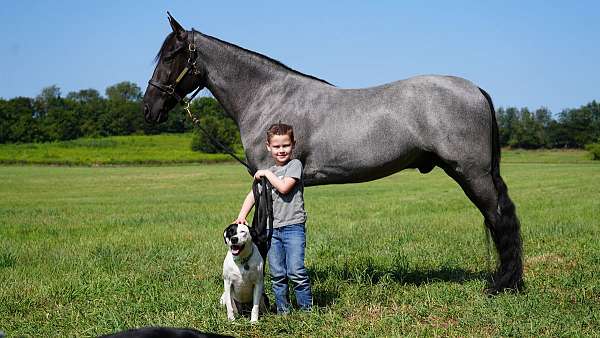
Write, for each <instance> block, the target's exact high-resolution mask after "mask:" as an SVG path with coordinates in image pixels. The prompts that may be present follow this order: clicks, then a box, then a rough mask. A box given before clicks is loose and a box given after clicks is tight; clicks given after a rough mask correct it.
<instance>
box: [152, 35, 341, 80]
mask: <svg viewBox="0 0 600 338" xmlns="http://www.w3.org/2000/svg"><path fill="white" fill-rule="evenodd" d="M195 32H198V31H195ZM198 33H199V34H200V35H202V36H203V37H205V38H207V39H210V40H213V41H217V42H219V43H222V44H225V45H227V46H230V47H233V48H235V49H239V50H242V51H244V52H246V53H250V54H252V55H255V56H257V57H259V58H261V59H264V60H267V61H270V62H271V63H274V64H275V65H277V66H280V67H283V69H285V70H288V71H290V72H292V73H295V74H299V75H301V76H304V77H307V78H309V79H313V80H317V81H320V82H323V83H326V84H328V85H330V86H333V85H332V84H331V83H329V82H327V81H325V80H323V79H319V78H318V77H315V76H312V75H308V74H304V73H302V72H299V71H297V70H295V69H292V68H290V67H288V66H286V65H285V64H283V63H281V62H280V61H277V60H275V59H273V58H271V57H268V56H266V55H264V54H261V53H258V52H255V51H253V50H249V49H246V48H243V47H240V46H238V45H235V44H233V43H231V42H227V41H223V40H221V39H218V38H215V37H214V36H210V35H206V34H203V33H200V32H198ZM174 36H175V35H174V33H173V32H171V33H169V35H167V37H166V38H165V41H163V43H162V46H161V47H160V49H159V51H158V53H156V57H154V62H158V60H160V59H161V58H162V57H163V55H164V53H165V52H166V50H168V48H169V47H170V46H171V44H172V43H173V41H174Z"/></svg>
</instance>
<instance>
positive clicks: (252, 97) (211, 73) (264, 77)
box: [198, 35, 302, 124]
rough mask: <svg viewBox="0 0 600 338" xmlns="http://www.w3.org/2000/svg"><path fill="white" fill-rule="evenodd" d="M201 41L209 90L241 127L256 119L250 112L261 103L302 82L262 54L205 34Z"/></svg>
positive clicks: (200, 46) (200, 49)
mask: <svg viewBox="0 0 600 338" xmlns="http://www.w3.org/2000/svg"><path fill="white" fill-rule="evenodd" d="M199 40H200V41H199V44H198V45H199V48H198V49H199V52H200V58H201V59H202V61H203V62H204V64H205V66H206V69H207V73H208V78H207V84H206V87H207V88H208V89H209V90H210V91H211V93H212V94H213V95H214V96H215V98H216V99H217V100H218V101H219V103H221V105H222V106H223V108H224V109H225V111H227V113H228V114H230V115H231V116H232V117H233V118H234V119H235V120H236V122H238V124H239V123H240V120H242V119H245V118H255V117H254V116H248V111H249V110H252V109H251V107H252V106H253V105H254V104H255V103H257V101H258V100H261V99H262V98H264V97H265V96H266V95H269V96H271V97H272V96H273V95H277V92H278V90H279V89H280V88H282V87H284V84H285V85H286V86H289V85H290V83H293V82H301V81H302V79H300V78H298V77H297V76H289V75H295V74H294V73H293V72H291V71H289V70H287V69H285V68H284V67H282V66H279V65H277V64H276V63H275V62H273V61H271V60H268V59H266V58H264V57H261V56H260V55H256V54H254V53H251V52H249V51H246V50H243V49H241V48H239V47H236V46H232V45H229V44H227V43H224V42H222V41H218V40H216V39H214V38H210V37H207V36H204V35H201V36H200V38H199ZM280 94H281V95H283V93H280Z"/></svg>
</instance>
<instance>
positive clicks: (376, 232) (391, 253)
mask: <svg viewBox="0 0 600 338" xmlns="http://www.w3.org/2000/svg"><path fill="white" fill-rule="evenodd" d="M548 156H550V157H552V160H548ZM571 156H582V157H581V158H580V157H577V158H578V159H579V160H573V159H572V158H571V159H569V158H568V157H571ZM511 157H512V160H511ZM505 159H506V161H505V162H503V167H502V174H503V176H504V178H505V180H506V181H507V184H508V186H509V189H510V190H509V191H510V194H511V196H512V198H513V199H514V201H515V203H516V205H517V207H518V210H517V211H518V213H519V216H520V218H521V222H522V228H523V238H524V250H525V280H526V285H527V289H526V291H525V292H523V293H521V294H502V295H499V296H495V297H488V296H486V295H485V294H484V293H483V289H484V287H485V285H486V278H487V276H488V275H489V272H490V271H491V267H492V265H493V263H492V262H490V261H489V260H488V259H487V257H488V256H487V250H486V244H485V243H486V241H485V236H484V230H483V224H482V218H481V216H480V215H479V213H478V212H477V211H476V209H475V207H474V206H472V205H471V204H470V202H469V201H468V200H467V198H466V197H465V196H464V194H463V193H462V191H461V190H460V189H459V188H458V186H457V185H456V184H455V183H454V182H453V181H451V180H450V179H449V178H448V177H447V176H445V174H444V173H443V172H442V171H441V170H439V169H436V170H434V171H433V172H432V173H430V174H427V175H421V174H419V173H418V172H416V171H404V172H401V173H398V174H396V175H393V176H390V177H387V178H385V179H381V180H378V181H374V182H369V183H363V184H354V185H331V186H322V187H310V188H307V189H306V191H305V197H306V207H307V211H308V213H309V220H308V246H307V257H306V264H307V267H308V269H309V272H310V276H311V278H312V285H313V293H314V297H315V302H316V304H317V305H318V306H317V307H316V308H315V310H314V311H313V312H311V313H300V312H294V313H292V314H291V315H290V316H288V317H281V316H277V315H273V314H267V315H264V316H262V317H261V320H260V322H259V324H257V325H254V326H252V325H250V324H249V320H248V319H247V318H241V319H237V320H236V321H235V322H233V323H231V322H228V321H227V319H226V315H225V310H224V309H222V308H220V306H219V304H218V301H219V297H220V295H221V292H222V279H221V267H222V262H223V257H224V255H225V252H226V248H225V245H224V244H223V240H222V231H223V229H224V227H225V226H226V225H227V224H228V223H229V222H230V221H231V220H233V219H234V218H235V216H236V215H237V212H238V210H239V207H240V204H241V202H242V199H243V197H244V195H245V193H246V192H247V190H248V189H249V188H250V184H251V181H250V178H249V176H248V175H247V173H246V172H245V170H244V169H243V167H242V166H240V165H235V164H214V165H194V166H191V165H188V166H160V167H151V166H146V167H44V166H0V182H2V184H1V185H0V280H1V283H0V330H2V331H4V332H6V333H7V334H8V336H9V337H10V336H21V335H23V336H32V337H46V336H63V337H64V336H95V335H99V334H105V333H109V332H112V331H115V330H121V329H125V328H130V327H139V326H147V325H166V326H177V327H195V328H197V329H200V330H205V331H211V332H218V333H225V334H232V335H235V336H256V337H274V336H289V337H299V336H304V337H324V336H335V337H339V336H540V335H542V336H569V337H571V336H586V335H589V336H594V335H598V332H600V242H599V241H598V238H600V217H599V216H600V196H599V192H600V165H599V164H597V163H593V162H591V161H586V160H585V159H584V155H583V153H582V152H579V153H578V155H574V154H573V153H568V154H565V153H562V152H557V153H554V154H550V155H547V153H544V152H525V153H522V154H516V153H515V154H511V153H510V152H507V153H506V154H505ZM542 162H543V163H542ZM267 289H268V291H269V293H270V284H269V285H268V286H267Z"/></svg>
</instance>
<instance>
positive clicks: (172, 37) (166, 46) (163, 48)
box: [154, 32, 175, 63]
mask: <svg viewBox="0 0 600 338" xmlns="http://www.w3.org/2000/svg"><path fill="white" fill-rule="evenodd" d="M174 41H175V33H173V32H171V33H169V35H167V37H166V38H165V41H163V43H162V46H160V49H159V50H158V53H156V56H155V57H154V63H157V62H158V61H159V60H160V59H161V58H162V57H163V56H164V54H165V53H166V52H167V50H169V47H171V45H172V44H173V42H174Z"/></svg>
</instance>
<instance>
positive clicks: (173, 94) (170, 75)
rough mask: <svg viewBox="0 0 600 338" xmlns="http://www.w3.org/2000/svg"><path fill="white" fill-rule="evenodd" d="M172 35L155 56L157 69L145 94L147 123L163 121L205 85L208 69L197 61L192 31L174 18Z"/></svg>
mask: <svg viewBox="0 0 600 338" xmlns="http://www.w3.org/2000/svg"><path fill="white" fill-rule="evenodd" d="M167 14H168V15H169V23H170V24H171V28H172V29H173V32H171V33H169V35H168V36H167V38H166V39H165V41H164V42H163V44H162V47H161V48H160V50H159V52H158V54H157V55H156V68H155V69H154V73H153V74H152V78H151V79H150V81H148V87H147V88H146V93H145V94H144V100H143V102H142V107H143V108H142V109H143V111H144V117H145V118H146V121H148V122H158V123H160V122H164V121H165V120H166V119H167V113H168V112H169V111H170V110H171V109H173V107H175V105H177V103H179V102H181V101H182V100H183V98H185V96H186V95H187V94H189V93H191V92H192V91H194V90H195V89H197V88H199V89H202V88H204V87H205V85H206V80H205V79H206V69H205V68H204V66H203V64H202V62H201V60H199V58H198V52H197V51H196V45H195V41H194V34H197V32H195V31H194V30H193V29H192V30H191V31H186V30H185V29H183V27H181V25H180V24H179V23H178V22H177V21H176V20H175V19H174V18H173V17H172V16H171V14H170V13H169V12H167Z"/></svg>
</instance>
